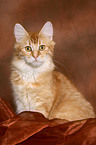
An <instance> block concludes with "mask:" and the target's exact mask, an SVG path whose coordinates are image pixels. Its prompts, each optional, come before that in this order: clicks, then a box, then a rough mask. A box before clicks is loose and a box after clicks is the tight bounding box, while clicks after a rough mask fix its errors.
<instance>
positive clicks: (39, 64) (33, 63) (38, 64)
mask: <svg viewBox="0 0 96 145" xmlns="http://www.w3.org/2000/svg"><path fill="white" fill-rule="evenodd" d="M27 64H28V65H30V66H31V67H34V68H37V67H40V66H41V65H42V64H43V62H31V63H30V62H29V63H27Z"/></svg>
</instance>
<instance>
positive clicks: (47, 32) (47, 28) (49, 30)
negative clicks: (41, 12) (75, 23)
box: [39, 22, 53, 40]
mask: <svg viewBox="0 0 96 145" xmlns="http://www.w3.org/2000/svg"><path fill="white" fill-rule="evenodd" d="M39 35H44V36H45V37H49V39H51V40H52V39H53V25H52V23H51V22H47V23H45V25H44V26H43V27H42V29H41V31H40V33H39Z"/></svg>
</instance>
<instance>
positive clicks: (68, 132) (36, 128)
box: [0, 98, 96, 145]
mask: <svg viewBox="0 0 96 145" xmlns="http://www.w3.org/2000/svg"><path fill="white" fill-rule="evenodd" d="M0 120H2V121H0V145H15V144H18V145H29V144H30V145H32V144H33V145H45V144H46V145H73V144H74V145H95V144H96V119H87V120H81V121H74V122H67V121H66V120H62V119H61V120H60V119H53V120H48V119H46V118H45V117H44V116H43V115H42V114H40V113H36V112H27V111H26V112H22V113H20V114H18V115H16V114H15V113H14V112H13V110H12V108H11V107H10V106H9V105H8V103H6V102H5V101H4V100H2V99H1V98H0Z"/></svg>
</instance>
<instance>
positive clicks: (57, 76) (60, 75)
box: [53, 71, 68, 81]
mask: <svg viewBox="0 0 96 145" xmlns="http://www.w3.org/2000/svg"><path fill="white" fill-rule="evenodd" d="M53 77H54V78H55V79H56V80H58V81H60V80H62V81H63V80H65V81H67V80H68V78H67V77H66V76H65V75H64V74H63V73H61V72H59V71H53Z"/></svg>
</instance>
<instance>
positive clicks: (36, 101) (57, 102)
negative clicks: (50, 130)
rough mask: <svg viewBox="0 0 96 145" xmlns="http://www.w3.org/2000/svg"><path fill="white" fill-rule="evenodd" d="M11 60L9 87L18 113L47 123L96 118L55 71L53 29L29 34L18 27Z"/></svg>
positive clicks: (47, 25) (74, 89) (77, 93)
mask: <svg viewBox="0 0 96 145" xmlns="http://www.w3.org/2000/svg"><path fill="white" fill-rule="evenodd" d="M14 34H15V38H16V44H15V52H14V56H13V59H12V65H11V66H12V73H11V83H12V88H13V94H14V100H15V103H16V106H17V113H20V112H22V111H37V112H41V113H42V114H43V115H44V116H45V117H47V118H48V119H53V118H61V119H66V120H70V121H72V120H79V119H85V118H93V117H95V114H94V111H93V108H92V106H91V104H90V103H89V102H88V101H86V100H85V98H84V97H83V95H82V94H81V93H80V92H79V91H78V90H77V89H76V87H75V86H74V85H73V84H72V83H71V82H70V81H69V80H68V79H67V78H66V77H65V76H64V75H63V74H61V73H60V72H57V71H55V70H54V67H55V66H54V63H53V60H52V57H53V54H54V45H55V43H54V41H53V26H52V23H51V22H47V23H46V24H45V25H44V26H43V28H42V29H41V31H40V32H39V33H28V32H27V31H26V30H25V29H24V28H23V27H22V26H21V25H20V24H16V25H15V28H14Z"/></svg>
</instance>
